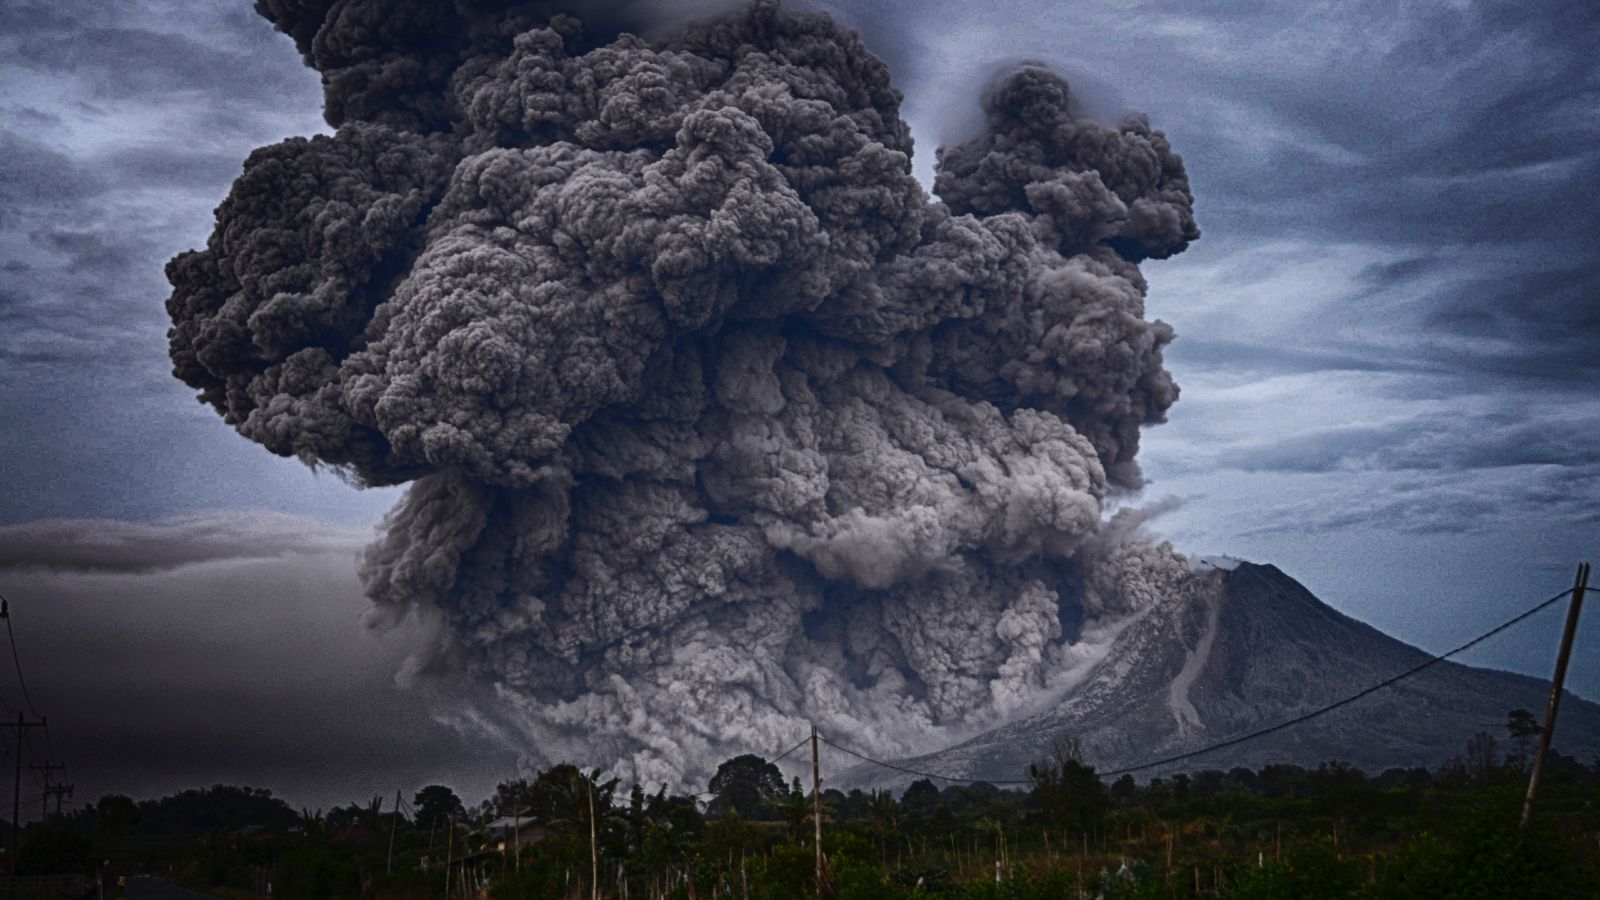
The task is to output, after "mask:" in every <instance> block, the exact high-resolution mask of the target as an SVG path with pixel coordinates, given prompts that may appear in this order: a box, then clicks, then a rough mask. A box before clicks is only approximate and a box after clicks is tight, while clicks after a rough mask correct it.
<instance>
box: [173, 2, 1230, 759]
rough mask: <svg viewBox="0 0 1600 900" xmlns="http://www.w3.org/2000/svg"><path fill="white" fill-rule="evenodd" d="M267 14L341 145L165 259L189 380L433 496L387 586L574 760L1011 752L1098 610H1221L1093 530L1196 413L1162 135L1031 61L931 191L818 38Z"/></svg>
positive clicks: (248, 180)
mask: <svg viewBox="0 0 1600 900" xmlns="http://www.w3.org/2000/svg"><path fill="white" fill-rule="evenodd" d="M261 9H262V10H263V12H264V13H265V14H267V15H268V16H269V17H271V18H273V19H274V21H275V23H276V24H277V25H278V26H279V27H280V28H282V29H283V30H284V31H285V32H287V33H288V34H290V35H291V36H293V37H294V38H295V39H296V41H297V45H298V46H299V47H300V48H301V50H302V52H304V53H306V54H307V59H308V61H309V62H310V63H312V64H313V65H314V66H316V67H317V68H318V69H319V70H320V71H321V72H322V73H323V75H324V78H325V84H326V91H325V97H326V105H325V113H326V117H327V119H328V121H330V122H332V123H337V124H338V125H339V128H338V131H337V132H336V133H335V134H334V135H332V136H329V137H316V138H312V139H310V140H304V139H291V140H289V141H286V142H284V143H281V144H277V145H273V146H269V147H265V148H262V149H260V150H258V151H256V152H255V153H254V154H253V155H252V156H251V158H250V160H249V161H248V162H247V164H246V167H245V173H244V175H243V176H242V177H241V178H240V179H239V180H238V181H237V182H236V183H235V185H234V188H233V190H232V192H231V193H230V194H229V197H228V199H227V200H225V201H224V203H223V204H222V206H221V207H220V208H219V209H218V213H217V219H218V227H217V230H216V231H215V232H214V233H213V236H212V238H211V240H210V242H209V243H208V244H207V246H206V248H205V249H204V250H201V251H196V252H193V253H187V254H182V255H180V256H178V257H177V258H176V259H174V260H173V262H172V263H171V264H170V266H169V268H168V275H169V278H170V279H171V281H172V283H173V286H174V291H173V295H172V298H171V300H170V301H169V303H168V310H169V312H170V313H171V315H172V317H173V330H172V332H171V350H172V357H173V361H174V364H175V371H176V374H177V375H178V376H179V377H180V378H182V379H183V380H184V381H185V382H186V383H187V384H189V385H191V386H192V387H194V388H196V389H197V390H198V391H199V393H200V397H201V399H202V400H203V401H205V402H206V403H208V404H210V405H211V406H213V407H214V408H216V410H217V411H218V412H219V413H221V414H222V416H223V417H224V419H225V420H226V421H228V422H229V423H230V424H231V425H233V426H234V427H235V428H236V429H237V430H238V431H239V432H240V433H241V434H243V435H244V436H246V437H248V438H250V439H252V440H254V441H256V442H258V443H261V444H263V445H264V446H266V447H267V448H268V449H270V450H272V451H273V452H275V453H277V454H279V455H283V456H293V457H296V458H299V459H301V460H304V461H306V462H308V463H315V464H324V465H330V466H334V467H337V468H338V469H340V470H341V471H344V472H346V473H347V474H348V475H349V477H352V478H354V479H357V480H359V481H361V482H363V483H367V484H395V483H402V482H410V483H411V488H410V490H409V492H408V494H407V496H406V499H405V500H404V501H402V503H401V504H400V505H399V506H398V507H396V509H395V510H394V511H393V512H392V513H391V515H390V517H389V519H388V521H387V522H386V524H385V528H384V533H383V536H382V537H381V538H380V539H379V541H378V542H377V543H376V544H374V545H373V547H372V548H371V549H370V550H369V551H368V553H367V556H366V559H365V565H364V578H365V581H366V585H367V591H368V593H369V595H370V596H371V597H372V598H373V600H374V601H375V602H376V603H377V604H378V606H379V607H380V609H384V610H391V611H402V612H403V611H406V610H411V609H416V608H421V609H424V610H437V611H438V612H439V613H441V614H442V615H443V616H444V618H445V620H446V621H447V623H448V625H449V629H450V632H449V633H450V634H451V635H452V636H453V637H454V640H453V642H452V643H451V645H450V646H448V647H447V648H446V651H447V653H448V654H449V656H450V657H451V659H450V661H451V662H454V663H459V664H465V666H466V667H467V668H468V669H469V670H470V671H472V672H474V673H475V674H477V675H478V676H479V677H481V678H482V679H484V680H485V681H488V682H492V683H493V684H494V685H495V686H496V687H497V688H498V689H499V690H500V691H501V693H502V695H503V696H502V700H501V702H500V703H499V705H498V706H499V709H498V710H494V709H491V710H490V711H489V713H488V715H491V716H493V715H495V714H496V713H498V714H499V715H505V714H506V713H507V711H509V712H510V713H511V715H509V716H507V719H508V722H507V724H506V725H505V726H504V727H505V728H506V729H508V730H510V731H512V732H514V733H523V734H525V735H526V736H527V739H528V740H529V741H530V742H531V743H532V744H533V745H535V746H538V747H540V748H541V750H542V752H544V753H548V754H551V755H559V754H562V753H571V754H574V755H579V756H584V757H592V756H593V755H594V754H597V753H599V754H604V755H605V757H606V758H607V759H609V760H612V761H613V762H614V764H615V766H616V767H617V769H618V770H619V771H620V772H623V773H626V774H631V775H634V776H635V777H639V778H641V779H644V780H647V781H655V782H660V781H676V780H679V779H682V778H696V777H701V776H704V775H705V774H707V773H708V767H709V766H711V765H712V764H713V763H714V761H715V760H716V759H718V758H720V756H721V755H724V754H727V753H730V752H737V751H740V750H747V749H749V748H751V747H763V746H766V745H769V744H771V743H774V742H776V741H781V740H783V739H785V738H787V737H788V736H789V735H792V734H797V733H799V731H800V730H801V729H803V727H804V724H803V723H804V722H806V721H808V720H820V721H821V722H823V723H825V724H830V725H832V726H837V727H841V728H844V727H848V728H850V729H851V730H852V732H853V733H856V734H858V735H859V736H860V737H861V738H862V740H863V741H866V742H868V743H870V744H871V745H872V746H874V747H880V748H889V747H896V746H898V742H901V741H904V740H905V739H907V738H908V737H911V736H914V735H917V734H921V735H927V734H929V733H932V732H936V731H939V730H941V729H943V730H945V731H952V730H954V729H961V728H970V727H975V726H976V724H977V723H978V721H979V720H984V721H988V720H993V719H994V718H995V717H996V716H1003V715H1006V714H1009V713H1012V712H1015V711H1017V710H1019V709H1020V708H1023V707H1025V706H1026V705H1028V704H1029V703H1034V702H1038V701H1039V699H1040V698H1044V697H1048V696H1049V688H1050V685H1051V678H1052V672H1054V671H1055V669H1054V666H1053V661H1054V660H1056V659H1057V657H1058V656H1059V654H1060V653H1061V652H1062V648H1063V642H1064V641H1070V640H1071V639H1072V634H1070V633H1068V627H1070V626H1075V625H1077V624H1079V623H1081V622H1082V621H1083V620H1084V619H1090V620H1098V619H1101V618H1114V617H1117V616H1122V615H1127V614H1129V613H1130V612H1131V611H1132V607H1134V606H1136V605H1138V604H1139V603H1144V602H1148V601H1149V599H1150V597H1151V596H1152V595H1154V594H1156V593H1160V592H1163V591H1172V590H1180V589H1185V588H1184V585H1185V584H1186V580H1187V577H1188V576H1187V567H1186V566H1185V565H1184V564H1183V563H1182V561H1181V560H1179V559H1178V558H1177V557H1176V556H1175V555H1174V554H1172V553H1171V551H1170V548H1164V547H1162V548H1157V547H1145V546H1144V545H1143V544H1142V543H1138V542H1134V544H1133V545H1132V547H1133V548H1132V549H1130V544H1129V540H1117V539H1113V538H1112V537H1109V536H1104V535H1099V534H1098V532H1099V529H1100V524H1101V521H1100V520H1101V509H1102V501H1104V499H1105V498H1106V496H1107V493H1108V490H1110V489H1111V488H1112V487H1113V486H1117V487H1123V488H1134V487H1137V485H1138V484H1139V480H1140V474H1139V470H1138V467H1137V465H1136V462H1135V456H1136V454H1137V451H1138V445H1139V438H1140V429H1141V427H1142V426H1144V425H1147V424H1153V423H1157V422H1160V421H1162V419H1163V417H1164V415H1165V412H1166V410H1167V409H1168V408H1169V407H1170V406H1171V405H1172V403H1173V402H1174V401H1175V400H1176V398H1177V388H1176V386H1175V385H1174V384H1173V382H1172V380H1171V378H1170V376H1169V375H1168V374H1167V372H1166V371H1165V369H1164V368H1163V367H1162V350H1163V348H1164V347H1165V345H1166V344H1167V343H1168V342H1170V340H1171V339H1172V330H1171V329H1170V327H1168V326H1167V325H1165V324H1164V323H1162V322H1159V321H1157V322H1151V321H1148V320H1146V319H1145V317H1144V294H1145V283H1144V280H1143V278H1142V276H1141V275H1140V273H1139V270H1138V268H1137V264H1138V263H1139V262H1140V261H1143V260H1145V259H1148V258H1164V257H1168V256H1171V255H1173V254H1175V253H1178V252H1180V251H1182V250H1183V249H1184V248H1185V247H1186V246H1187V245H1188V243H1189V242H1190V241H1192V240H1194V239H1195V238H1196V237H1198V234H1199V232H1198V229H1197V227H1196V225H1195V222H1194V217H1193V215H1192V213H1191V211H1190V205H1191V198H1190V195H1189V189H1188V181H1187V178H1186V175H1185V172H1184V168H1183V163H1182V161H1181V159H1180V158H1179V157H1178V156H1177V155H1176V154H1175V153H1174V152H1173V151H1172V149H1171V147H1170V145H1169V144H1168V142H1167V140H1166V138H1165V136H1164V135H1163V134H1162V133H1161V132H1159V131H1155V130H1153V129H1152V128H1151V127H1150V126H1149V125H1148V123H1147V122H1145V121H1144V120H1143V119H1142V118H1137V117H1135V118H1129V119H1127V120H1125V121H1124V122H1122V123H1121V124H1120V125H1116V126H1106V125H1101V124H1097V123H1094V122H1091V121H1088V120H1085V119H1082V118H1079V117H1078V116H1076V115H1075V114H1074V112H1073V110H1074V108H1075V107H1074V104H1073V103H1072V102H1071V100H1070V94H1069V91H1068V88H1067V86H1066V84H1065V82H1063V81H1062V80H1061V79H1060V78H1059V77H1058V76H1056V75H1053V74H1051V73H1049V72H1048V71H1046V70H1044V69H1042V68H1038V67H1024V68H1022V69H1020V70H1018V71H1017V72H1015V73H1013V74H1011V75H1010V76H1009V77H1007V78H1006V79H1004V80H1003V81H1001V82H999V83H998V84H997V85H996V86H995V88H994V90H993V91H992V92H991V94H990V95H989V96H988V97H987V98H986V100H985V108H986V112H987V117H988V128H987V130H986V131H985V132H984V133H983V134H982V135H980V136H979V137H977V138H976V139H975V140H973V141H972V142H970V143H969V144H966V145H964V146H960V147H950V148H947V149H946V151H945V152H944V154H943V166H942V169H941V171H940V174H939V177H938V180H937V182H936V190H937V193H938V194H939V197H940V199H941V200H942V201H943V202H936V203H930V202H929V200H928V197H927V195H926V193H925V192H924V190H923V188H922V187H921V186H920V185H919V184H918V183H917V182H916V180H915V179H914V178H913V177H912V176H911V172H910V168H911V167H910V158H909V151H910V149H911V147H910V139H909V133H908V130H907V127H906V125H905V123H904V122H903V121H902V120H901V119H900V117H899V112H898V107H899V100H900V95H899V93H898V92H897V91H896V90H895V89H894V87H893V86H892V84H891V83H890V81H889V78H888V72H887V70H886V68H885V67H884V66H883V64H882V63H881V62H879V61H878V60H877V59H876V58H874V57H873V56H872V55H871V54H870V53H869V52H868V51H867V50H866V48H864V47H863V46H861V44H860V43H859V41H858V39H857V38H856V36H855V35H853V34H852V33H850V32H848V31H846V30H843V29H841V28H839V27H838V26H836V25H835V24H833V22H832V21H831V20H829V19H827V18H825V17H819V16H814V15H795V14H791V13H788V12H785V11H782V10H779V9H778V8H777V7H776V5H775V4H772V3H759V4H756V5H755V6H754V7H753V8H750V9H746V10H741V11H740V12H739V13H737V14H734V15H730V16H726V17H724V18H722V19H719V20H715V21H712V22H707V23H705V24H703V25H697V26H692V27H689V28H688V29H686V30H683V31H682V32H681V33H678V34H674V35H672V36H671V37H663V38H661V39H659V40H657V41H655V42H653V43H652V42H646V41H644V40H641V39H639V38H637V37H633V36H630V35H623V36H620V37H618V36H616V35H615V34H613V33H612V32H611V31H610V30H608V29H607V28H604V27H602V28H600V29H599V30H598V32H596V31H591V30H589V29H587V28H586V27H585V25H584V24H583V23H580V22H579V21H578V20H576V19H573V18H570V17H563V16H557V17H554V18H551V19H549V20H548V21H545V20H541V19H531V18H527V17H525V16H524V15H523V14H522V13H520V12H516V13H512V12H506V11H503V10H501V9H500V8H499V7H489V8H485V9H484V10H481V11H478V12H476V13H474V14H473V16H474V17H464V14H461V13H459V12H458V11H452V10H450V9H448V8H444V7H439V6H436V5H430V4H412V5H403V6H401V7H398V8H396V7H393V6H386V5H380V4H364V3H352V4H344V5H342V6H340V7H339V14H338V15H337V16H333V15H328V16H327V17H326V18H324V13H325V12H326V10H325V9H324V8H323V7H322V6H318V5H315V4H312V5H305V4H293V5H289V4H279V3H271V2H269V3H264V4H262V6H261ZM424 36H426V37H427V40H424V39H423V37H424ZM513 36H514V37H513ZM753 47H758V48H760V52H752V49H751V48H753ZM1101 545H1104V546H1101ZM1080 548H1091V549H1089V550H1085V552H1082V553H1080V552H1078V551H1079V550H1080ZM1133 582H1139V583H1133ZM1063 615H1065V616H1066V618H1067V620H1068V625H1067V627H1064V625H1063V621H1062V619H1063ZM686 647H693V648H695V650H694V652H693V653H692V654H687V655H686V654H685V653H684V652H683V648H686Z"/></svg>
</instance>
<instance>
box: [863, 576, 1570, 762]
mask: <svg viewBox="0 0 1600 900" xmlns="http://www.w3.org/2000/svg"><path fill="white" fill-rule="evenodd" d="M1216 562H1217V563H1222V564H1223V565H1225V566H1228V567H1230V568H1224V567H1223V566H1218V567H1217V569H1216V570H1215V572H1214V574H1213V575H1212V576H1211V577H1214V578H1216V579H1218V582H1217V583H1218V586H1219V590H1217V591H1215V592H1212V593H1199V594H1195V595H1193V596H1191V597H1189V598H1178V597H1173V598H1170V599H1167V600H1164V601H1162V602H1160V603H1157V604H1154V605H1152V606H1151V607H1149V608H1148V609H1146V610H1145V611H1144V612H1143V613H1142V614H1140V615H1139V616H1137V617H1135V618H1134V619H1133V620H1132V621H1130V622H1129V623H1128V624H1127V625H1126V626H1125V627H1124V629H1123V630H1122V631H1121V632H1120V633H1119V634H1118V636H1117V638H1116V642H1115V644H1114V645H1113V646H1112V647H1111V648H1110V649H1109V650H1108V652H1107V654H1106V656H1105V661H1104V662H1102V663H1100V664H1099V665H1098V666H1097V667H1096V668H1095V669H1093V670H1092V671H1091V672H1089V673H1088V674H1087V675H1086V676H1085V677H1084V678H1083V680H1082V682H1081V684H1080V685H1079V686H1078V687H1077V688H1076V689H1074V690H1073V691H1071V692H1070V693H1068V694H1067V695H1066V696H1064V697H1063V698H1062V699H1061V700H1060V701H1059V702H1058V703H1056V704H1055V705H1054V706H1053V707H1052V708H1050V709H1048V710H1045V711H1042V712H1040V713H1038V714H1036V715H1033V716H1030V717H1023V718H1020V719H1018V720H1016V721H1013V722H1010V723H1007V724H1005V725H1004V726H1002V727H999V728H997V729H994V730H992V731H990V732H988V733H985V734H982V735H979V736H977V737H974V738H972V739H970V740H968V741H965V742H960V743H958V744H956V745H954V746H951V747H949V748H948V749H945V750H942V751H940V752H937V753H932V754H928V755H924V756H918V757H915V758H911V759H902V760H900V763H901V764H902V765H904V766H906V767H907V768H912V769H917V770H919V771H927V772H933V773H937V774H941V775H949V776H952V777H957V778H975V779H1012V778H1025V777H1026V775H1025V773H1026V771H1027V766H1028V764H1029V763H1031V762H1034V761H1036V760H1039V759H1044V758H1048V755H1049V752H1050V748H1051V746H1052V745H1053V744H1054V742H1056V741H1057V740H1060V739H1063V738H1073V739H1076V740H1078V741H1079V742H1080V744H1081V745H1082V747H1083V749H1084V755H1085V757H1086V758H1087V759H1088V761H1089V762H1090V763H1092V764H1093V765H1095V766H1096V767H1097V768H1099V769H1100V770H1101V771H1102V772H1104V771H1113V770H1116V769H1118V768H1121V767H1124V766H1137V765H1142V764H1144V763H1147V762H1150V761H1152V760H1156V759H1162V758H1165V757H1168V756H1173V755H1177V754H1179V753H1186V752H1189V751H1192V750H1198V749H1201V748H1203V747H1207V746H1210V745H1212V744H1215V743H1219V742H1222V741H1226V740H1230V739H1233V738H1236V737H1240V736H1243V735H1247V734H1251V733H1254V732H1256V731H1259V730H1261V729H1263V728H1267V727H1269V726H1272V725H1275V724H1278V723H1280V722H1286V721H1288V720H1290V719H1293V718H1295V717H1297V716H1300V715H1303V714H1305V713H1308V712H1311V711H1313V710H1316V709H1320V708H1322V707H1324V706H1326V705H1328V704H1331V703H1334V702H1336V701H1339V700H1342V699H1344V698H1345V697H1348V696H1350V695H1351V694H1354V693H1356V692H1357V691H1360V690H1362V689H1364V688H1367V687H1369V686H1371V685H1374V684H1378V683H1380V682H1382V681H1385V680H1387V679H1389V678H1392V677H1394V676H1395V675H1398V674H1400V673H1402V672H1405V671H1408V670H1410V669H1411V668H1413V667H1415V666H1417V665H1418V664H1420V663H1423V662H1426V661H1427V660H1429V659H1431V658H1432V657H1431V655H1430V654H1428V653H1425V652H1424V651H1422V650H1419V649H1417V648H1416V647H1413V646H1411V645H1409V644H1406V643H1403V642H1401V641H1398V640H1396V639H1394V638H1392V637H1389V636H1388V635H1386V634H1384V633H1383V632H1381V631H1378V630H1377V629H1376V628H1373V627H1371V626H1370V625H1367V624H1365V623H1363V622H1360V621H1357V620H1355V619H1352V618H1350V617H1349V616H1346V615H1344V614H1342V613H1340V612H1338V611H1337V610H1335V609H1333V608H1332V607H1329V606H1328V605H1327V604H1325V603H1323V602H1322V601H1321V600H1318V599H1317V598H1316V597H1315V596H1314V595H1313V594H1312V593H1311V592H1310V591H1308V590H1306V589H1305V587H1304V586H1302V585H1301V584H1300V583H1299V582H1297V581H1295V580H1294V579H1292V578H1290V577H1289V576H1287V575H1285V574H1284V573H1283V572H1282V571H1280V570H1279V569H1278V568H1277V567H1275V566H1271V565H1256V564H1253V563H1248V562H1241V561H1239V560H1236V559H1223V560H1217V561H1216ZM1202 567H1203V566H1202ZM1549 692H1550V683H1549V682H1548V681H1543V680H1541V679H1537V678H1530V677H1528V676H1525V675H1516V674H1512V673H1509V672H1501V671H1496V670H1493V669H1482V668H1476V667H1473V666H1466V665H1461V664H1459V663H1455V662H1449V661H1446V662H1441V663H1437V664H1435V665H1433V666H1430V667H1429V668H1427V669H1424V670H1423V671H1421V672H1419V673H1417V674H1416V675H1414V676H1412V677H1410V678H1407V679H1404V680H1402V681H1400V682H1397V683H1395V684H1394V685H1392V686H1390V687H1387V688H1384V689H1383V690H1381V691H1378V692H1375V693H1373V694H1370V695H1368V696H1366V697H1364V698H1362V699H1360V700H1357V701H1356V702H1354V703H1351V704H1349V705H1348V706H1343V707H1340V708H1339V709H1336V710H1334V711H1332V712H1329V713H1327V714H1325V715H1322V716H1318V717H1317V718H1314V719H1311V720H1308V721H1306V722H1304V723H1301V724H1298V725H1295V726H1293V727H1291V728H1287V729H1284V730H1282V731H1277V732H1274V733H1273V734H1270V735H1267V736H1264V737H1261V738H1258V739H1255V740H1251V741H1248V742H1244V743H1240V744H1237V745H1234V746H1231V747H1227V748H1224V749H1220V750H1216V751H1213V752H1210V753H1206V754H1204V755H1201V756H1196V757H1192V758H1190V759H1187V760H1184V761H1182V762H1179V763H1175V764H1172V765H1168V766H1163V767H1158V768H1153V769H1145V770H1141V771H1140V772H1138V773H1136V777H1138V778H1139V779H1141V780H1142V779H1146V778H1151V777H1155V776H1166V775H1171V774H1173V773H1175V772H1195V771H1200V770H1203V769H1221V770H1227V769H1231V768H1233V767H1235V766H1247V767H1250V768H1254V769H1259V768H1260V767H1262V766H1265V765H1268V764H1271V763H1294V764H1298V765H1303V766H1308V767H1312V766H1316V765H1319V764H1321V763H1324V762H1332V761H1342V762H1346V763H1349V764H1351V765H1354V766H1356V767H1358V768H1361V769H1364V770H1366V771H1368V772H1371V773H1374V774H1376V773H1379V772H1382V771H1384V770H1386V769H1389V768H1394V767H1407V768H1409V767H1414V766H1423V767H1427V768H1436V767H1438V766H1440V765H1442V764H1444V763H1445V762H1446V761H1448V760H1449V759H1451V758H1452V757H1455V756H1458V755H1461V754H1462V753H1463V752H1464V749H1465V747H1466V744H1467V741H1468V740H1469V739H1470V738H1472V737H1473V735H1475V734H1477V733H1479V732H1485V733H1488V734H1489V735H1491V736H1494V737H1496V738H1500V737H1502V736H1503V735H1504V734H1505V722H1506V715H1507V713H1509V712H1510V711H1511V710H1513V709H1519V708H1520V709H1529V710H1536V711H1542V710H1543V709H1544V706H1545V702H1546V699H1547V698H1548V696H1549ZM1555 747H1556V749H1558V750H1560V751H1561V752H1563V753H1566V754H1568V755H1572V756H1576V757H1577V758H1578V759H1581V760H1588V759H1593V758H1594V757H1595V756H1597V755H1600V704H1596V703H1593V702H1590V701H1588V700H1585V699H1583V698H1580V697H1576V696H1574V695H1572V694H1571V693H1568V694H1566V695H1565V696H1564V697H1563V699H1562V706H1561V717H1560V719H1559V720H1558V723H1557V730H1556V740H1555ZM909 780H911V779H910V777H909V776H901V775H900V774H897V773H894V772H892V771H888V770H883V769H879V768H876V767H872V766H865V765H863V766H859V767H856V768H854V769H853V770H851V771H850V772H849V773H848V774H845V775H843V776H842V777H841V778H839V779H837V782H838V784H839V785H843V786H866V787H873V786H893V785H903V784H905V783H907V782H908V781H909Z"/></svg>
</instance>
